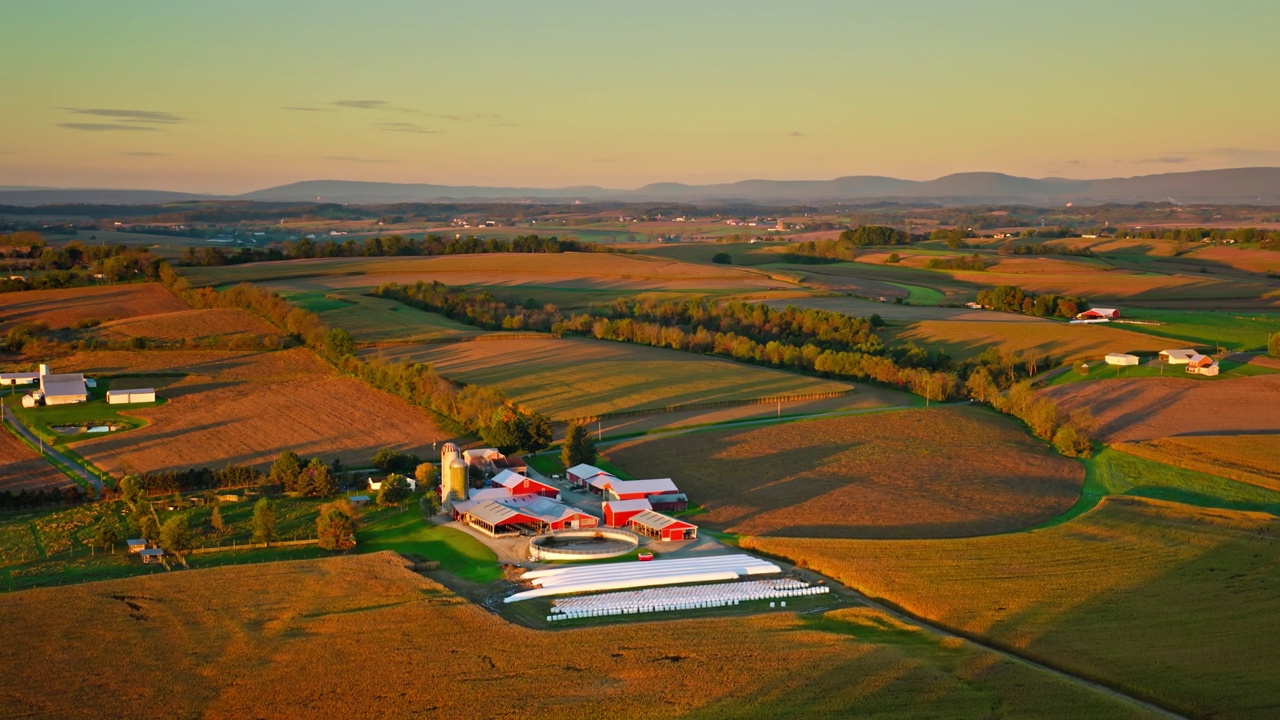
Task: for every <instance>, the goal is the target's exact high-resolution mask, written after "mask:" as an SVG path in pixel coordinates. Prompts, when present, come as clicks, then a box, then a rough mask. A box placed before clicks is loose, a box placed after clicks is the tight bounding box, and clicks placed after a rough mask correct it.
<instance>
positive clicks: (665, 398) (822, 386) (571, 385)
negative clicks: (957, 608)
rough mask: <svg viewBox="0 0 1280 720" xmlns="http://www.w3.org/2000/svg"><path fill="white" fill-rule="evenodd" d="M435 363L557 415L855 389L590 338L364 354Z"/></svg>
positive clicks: (419, 347) (425, 347) (418, 347)
mask: <svg viewBox="0 0 1280 720" xmlns="http://www.w3.org/2000/svg"><path fill="white" fill-rule="evenodd" d="M366 354H372V355H378V356H382V357H385V358H387V359H389V360H397V359H401V358H404V359H408V360H413V361H415V362H425V363H431V364H432V365H434V366H435V368H436V370H438V371H439V372H440V374H441V375H443V376H445V377H447V378H450V379H453V380H458V381H461V382H465V383H475V384H478V385H488V386H493V387H496V388H498V389H499V390H501V391H502V392H503V393H505V394H506V396H507V397H508V398H509V399H511V400H512V401H514V402H515V403H517V404H519V405H521V406H523V407H527V408H530V409H532V410H536V411H538V412H543V413H546V414H548V415H550V416H551V417H552V418H555V419H569V418H580V417H593V416H596V415H601V414H604V413H610V412H619V411H625V410H642V409H654V408H662V407H667V406H671V405H685V404H689V403H709V402H721V401H734V400H745V399H751V398H767V397H776V396H782V395H787V396H791V395H809V394H814V393H825V392H838V391H841V390H846V389H848V388H850V387H851V386H850V385H848V384H846V383H838V382H834V381H829V380H820V379H817V378H811V377H805V376H803V375H796V374H793V373H787V372H782V371H781V370H770V369H767V368H760V367H755V366H751V365H745V364H742V363H737V362H733V361H731V360H720V359H717V358H711V357H707V356H705V355H696V354H692V353H686V352H680V351H678V350H664V349H661V348H652V347H644V346H641V345H630V344H627V343H618V342H609V341H605V340H591V339H586V338H564V339H559V340H557V339H553V338H550V337H548V338H547V339H545V340H544V339H537V338H534V339H503V340H478V341H475V342H467V343H454V344H450V345H406V346H401V347H392V348H379V349H377V350H369V351H366Z"/></svg>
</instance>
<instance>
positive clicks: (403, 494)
mask: <svg viewBox="0 0 1280 720" xmlns="http://www.w3.org/2000/svg"><path fill="white" fill-rule="evenodd" d="M409 494H410V491H409V481H408V480H407V479H405V476H403V475H401V474H399V473H391V474H390V475H388V476H387V477H386V479H384V480H383V481H382V487H380V488H379V489H378V504H379V505H399V504H400V503H402V502H404V501H405V500H406V499H408V497H409Z"/></svg>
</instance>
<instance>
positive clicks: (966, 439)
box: [608, 407, 1084, 538]
mask: <svg viewBox="0 0 1280 720" xmlns="http://www.w3.org/2000/svg"><path fill="white" fill-rule="evenodd" d="M608 455H609V458H610V459H611V460H612V461H613V462H614V463H615V464H616V465H618V466H619V467H621V468H622V469H624V470H626V471H627V472H628V473H630V474H632V475H634V476H636V477H673V479H674V480H675V482H676V484H677V485H678V486H679V487H680V489H681V490H682V491H684V492H685V493H687V494H688V495H689V499H690V500H691V501H692V502H694V503H696V504H698V505H701V506H702V507H704V508H705V509H706V510H707V512H706V513H704V514H700V515H697V516H696V517H695V518H694V521H695V522H697V523H698V524H700V525H707V526H710V527H713V528H718V529H722V530H727V531H730V532H735V533H740V534H743V535H773V536H785V537H829V538H842V537H843V538H858V537H862V538H907V537H957V536H964V535H981V534H989V533H996V532H1005V531H1009V530H1015V529H1019V528H1024V527H1028V526H1030V525H1035V524H1037V523H1039V522H1043V521H1045V520H1048V519H1050V518H1052V517H1054V516H1055V515H1058V514H1060V513H1062V512H1064V511H1066V510H1067V509H1068V508H1070V507H1071V505H1072V504H1074V503H1075V501H1076V499H1077V498H1078V497H1079V495H1080V487H1081V484H1082V483H1083V482H1084V469H1083V468H1082V467H1081V466H1080V465H1079V464H1078V463H1076V462H1075V461H1072V460H1068V459H1066V458H1063V457H1060V456H1058V455H1055V454H1054V453H1053V452H1052V451H1050V450H1048V449H1046V448H1045V447H1044V446H1043V445H1042V444H1041V443H1039V442H1037V441H1035V440H1033V439H1031V438H1030V437H1028V436H1027V435H1026V433H1024V432H1023V431H1022V430H1021V429H1019V428H1018V426H1017V425H1015V424H1014V423H1012V422H1010V421H1009V420H1007V419H1005V418H1003V417H1001V416H999V415H996V414H995V413H992V412H989V411H985V410H980V409H977V408H969V407H953V408H946V409H939V410H906V411H897V412H884V413H876V414H868V415H856V416H849V417H840V418H827V419H822V420H812V421H804V422H794V423H787V424H782V425H772V426H767V427H759V428H750V429H744V430H716V431H709V432H699V433H690V434H687V435H679V436H675V437H667V438H653V439H639V440H635V441H630V442H627V443H624V444H621V445H618V446H615V447H612V448H610V449H609V451H608Z"/></svg>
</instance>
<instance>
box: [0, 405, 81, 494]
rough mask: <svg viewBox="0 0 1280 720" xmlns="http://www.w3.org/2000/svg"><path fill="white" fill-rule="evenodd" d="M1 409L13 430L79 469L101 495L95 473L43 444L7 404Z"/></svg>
mask: <svg viewBox="0 0 1280 720" xmlns="http://www.w3.org/2000/svg"><path fill="white" fill-rule="evenodd" d="M3 409H4V420H7V421H8V422H9V424H10V425H11V426H12V427H13V428H14V429H15V430H17V431H18V433H19V434H21V435H22V436H23V437H25V438H26V439H28V440H30V441H31V444H33V445H35V446H36V447H40V446H42V445H43V447H44V454H45V455H48V456H50V457H52V458H53V459H55V460H57V461H58V462H60V463H62V464H63V465H65V466H67V467H69V468H75V469H77V470H79V471H80V472H81V473H83V474H84V477H85V480H88V481H89V482H90V483H91V484H92V485H93V488H94V490H96V491H97V493H98V497H102V481H101V480H99V479H98V476H97V475H94V474H93V473H91V472H89V470H88V469H86V468H85V467H84V465H82V464H80V463H79V462H78V461H75V460H72V459H71V458H69V457H67V456H66V455H63V454H62V453H60V452H58V451H57V450H54V449H53V448H51V447H49V446H48V445H47V444H44V443H43V442H42V441H41V440H40V438H37V437H36V436H35V434H34V433H32V432H31V431H30V430H28V429H27V426H26V425H23V424H22V423H21V422H20V421H19V420H18V418H17V416H16V415H14V414H13V412H12V411H11V410H9V407H8V406H7V405H6V406H4V408H3Z"/></svg>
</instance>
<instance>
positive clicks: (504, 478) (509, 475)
mask: <svg viewBox="0 0 1280 720" xmlns="http://www.w3.org/2000/svg"><path fill="white" fill-rule="evenodd" d="M492 482H493V486H494V487H501V488H506V490H507V492H508V493H509V494H511V495H541V496H542V497H549V498H558V497H560V491H559V490H557V489H556V488H554V487H552V486H551V485H548V484H546V483H543V482H538V481H537V480H534V479H533V478H531V477H526V476H524V475H521V474H520V473H518V472H515V471H512V470H503V471H502V472H500V473H498V474H497V475H495V476H494V477H493V481H492Z"/></svg>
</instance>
